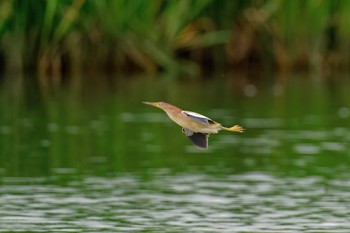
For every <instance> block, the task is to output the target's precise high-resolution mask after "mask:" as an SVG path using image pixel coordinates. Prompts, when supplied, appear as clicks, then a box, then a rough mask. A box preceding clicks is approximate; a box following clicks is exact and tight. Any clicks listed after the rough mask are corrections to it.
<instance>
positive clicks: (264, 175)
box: [0, 74, 350, 232]
mask: <svg viewBox="0 0 350 233" xmlns="http://www.w3.org/2000/svg"><path fill="white" fill-rule="evenodd" d="M113 80H116V79H113V78H111V77H105V76H103V75H101V76H93V77H89V76H87V77H76V78H64V79H62V80H61V84H60V85H58V84H57V83H55V82H46V81H43V80H41V79H40V78H38V77H36V76H28V77H27V76H25V77H22V76H14V77H6V78H3V79H2V80H1V89H0V104H1V114H0V161H1V163H0V205H1V208H0V231H2V232H5V231H22V232H39V231H41V232H49V231H52V232H349V231H350V224H349V223H350V201H349V200H350V178H349V177H350V153H349V143H348V142H349V139H350V132H349V117H350V85H349V84H350V83H349V80H348V78H347V76H346V75H337V76H334V77H329V78H325V77H319V76H318V75H291V76H286V77H284V76H283V77H280V76H276V75H264V76H263V75H258V76H257V75H254V76H253V75H242V74H231V75H218V77H216V78H215V79H210V78H209V79H203V80H196V79H186V78H184V79H181V80H180V81H174V80H172V79H171V78H168V77H123V78H122V79H117V80H121V81H113ZM142 101H167V102H169V103H172V104H175V105H177V106H179V107H181V108H183V109H186V110H191V111H195V112H199V113H201V114H203V115H207V116H208V117H210V118H212V119H213V120H215V121H218V122H220V123H222V124H223V125H225V126H232V125H234V124H239V125H241V126H243V127H244V128H245V129H246V131H245V133H244V134H234V133H230V132H220V133H219V134H216V135H211V136H210V138H209V150H207V151H203V150H198V149H197V148H196V147H195V146H193V145H192V144H191V143H190V141H189V140H188V139H187V138H186V137H185V136H184V135H183V133H182V132H181V128H180V127H179V126H177V125H176V124H174V123H173V122H171V121H170V120H169V119H168V118H167V116H166V115H165V114H164V113H163V112H162V111H161V110H160V109H156V108H153V107H151V106H148V105H144V104H142V103H141V102H142Z"/></svg>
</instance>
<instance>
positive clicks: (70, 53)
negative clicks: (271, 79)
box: [0, 0, 350, 76]
mask: <svg viewBox="0 0 350 233" xmlns="http://www.w3.org/2000/svg"><path fill="white" fill-rule="evenodd" d="M349 20H350V1H346V0H332V1H327V0H308V1H304V0H295V1H288V0H235V1H224V0H171V1H170V0H152V1H148V0H132V1H130V0H99V1H94V0H50V1H45V0H36V1H31V0H0V36H1V37H0V38H1V39H0V68H1V70H2V71H3V72H23V71H37V72H39V73H40V74H43V75H47V74H50V75H53V76H55V75H58V76H59V75H61V74H62V73H85V72H94V71H95V72H100V71H104V72H107V71H113V72H114V71H117V72H122V73H134V72H147V73H148V74H155V73H159V72H162V71H165V72H168V73H172V74H178V73H185V74H192V75H196V74H199V72H200V71H201V70H202V71H203V70H205V71H206V70H217V69H223V68H237V67H239V68H243V69H245V68H247V67H248V68H251V67H261V68H264V69H269V70H271V69H273V70H279V71H288V70H295V69H310V68H311V69H317V70H323V71H329V70H334V69H342V68H345V67H347V65H348V64H349V61H350V57H349V54H350V42H349V41H350V40H349V39H350V27H348V25H347V23H348V22H349Z"/></svg>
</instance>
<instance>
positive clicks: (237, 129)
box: [221, 125, 244, 133]
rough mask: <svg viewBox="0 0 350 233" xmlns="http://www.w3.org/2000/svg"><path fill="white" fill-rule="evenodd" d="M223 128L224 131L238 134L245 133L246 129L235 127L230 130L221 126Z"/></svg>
mask: <svg viewBox="0 0 350 233" xmlns="http://www.w3.org/2000/svg"><path fill="white" fill-rule="evenodd" d="M221 128H222V129H224V130H227V131H230V132H237V133H243V132H244V129H243V128H242V127H241V126H239V125H234V126H232V127H230V128H226V127H224V126H221Z"/></svg>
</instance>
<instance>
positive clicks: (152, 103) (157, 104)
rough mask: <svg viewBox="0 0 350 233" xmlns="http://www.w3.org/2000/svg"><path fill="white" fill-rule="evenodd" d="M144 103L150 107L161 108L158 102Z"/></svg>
mask: <svg viewBox="0 0 350 233" xmlns="http://www.w3.org/2000/svg"><path fill="white" fill-rule="evenodd" d="M142 103H144V104H148V105H152V106H154V107H157V108H159V103H158V102H142Z"/></svg>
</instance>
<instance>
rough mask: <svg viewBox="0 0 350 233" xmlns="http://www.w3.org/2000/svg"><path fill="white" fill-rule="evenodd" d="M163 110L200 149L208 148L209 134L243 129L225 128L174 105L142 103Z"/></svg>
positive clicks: (241, 130) (239, 127) (237, 127)
mask: <svg viewBox="0 0 350 233" xmlns="http://www.w3.org/2000/svg"><path fill="white" fill-rule="evenodd" d="M143 103H144V104H148V105H152V106H155V107H158V108H161V109H163V110H164V111H165V112H166V114H167V115H168V116H169V118H170V119H171V120H173V121H174V122H175V123H177V124H178V125H180V126H181V127H182V131H183V132H184V133H185V134H186V136H187V137H188V138H189V139H190V140H191V141H192V143H193V144H195V145H196V146H197V147H199V148H201V149H207V148H208V136H209V134H211V133H218V132H219V130H227V131H230V132H238V133H243V131H244V129H243V128H242V127H241V126H239V125H234V126H232V127H230V128H226V127H224V126H223V125H221V124H220V123H218V122H215V121H213V120H212V119H210V118H208V117H206V116H203V115H201V114H199V113H195V112H190V111H184V110H182V109H180V108H178V107H176V106H174V105H171V104H168V103H165V102H143Z"/></svg>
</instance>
